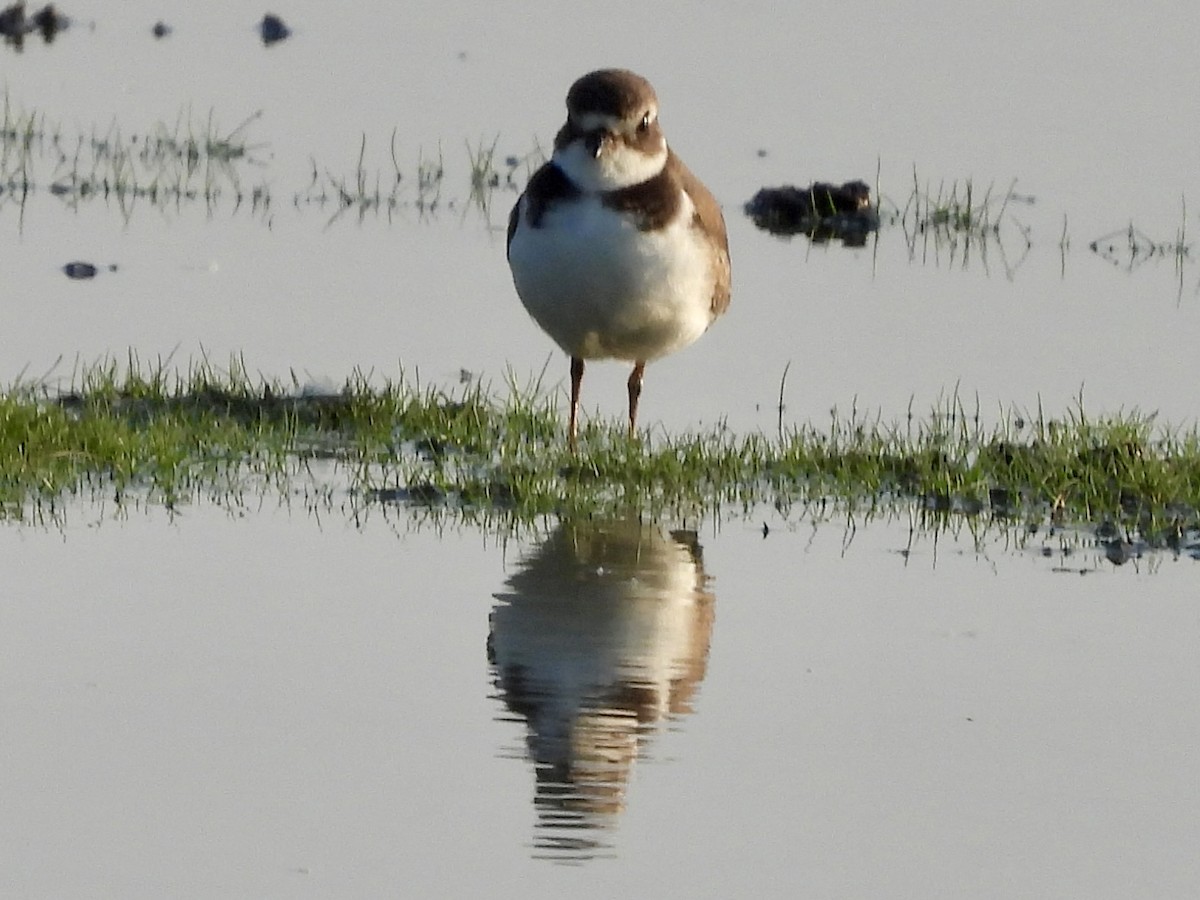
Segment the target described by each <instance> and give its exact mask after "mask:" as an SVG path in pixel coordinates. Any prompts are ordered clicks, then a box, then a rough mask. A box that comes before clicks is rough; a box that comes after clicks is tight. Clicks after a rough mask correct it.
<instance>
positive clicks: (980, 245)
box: [880, 167, 1065, 277]
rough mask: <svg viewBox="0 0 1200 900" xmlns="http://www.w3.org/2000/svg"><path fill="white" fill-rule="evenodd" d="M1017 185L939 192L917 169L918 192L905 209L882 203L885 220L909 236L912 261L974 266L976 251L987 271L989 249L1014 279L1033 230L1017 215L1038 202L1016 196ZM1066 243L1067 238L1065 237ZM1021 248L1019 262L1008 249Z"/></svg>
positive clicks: (962, 186)
mask: <svg viewBox="0 0 1200 900" xmlns="http://www.w3.org/2000/svg"><path fill="white" fill-rule="evenodd" d="M1015 188H1016V181H1015V180H1014V181H1013V182H1012V183H1011V184H1009V186H1008V188H1007V189H1005V190H1004V191H1002V192H1000V191H997V190H996V189H995V185H992V184H989V185H988V186H987V188H985V189H984V190H983V191H982V192H981V191H980V190H979V188H978V187H977V186H976V184H975V183H974V181H973V180H972V179H970V178H967V179H965V180H964V181H962V182H959V181H957V180H955V181H951V182H950V183H949V184H947V183H946V182H945V181H944V180H943V181H940V182H939V183H938V185H937V187H936V188H935V187H933V185H932V184H930V183H929V182H924V183H923V182H922V181H921V178H920V176H919V175H918V174H917V170H916V168H915V167H914V169H913V173H912V186H911V189H910V190H909V193H908V196H907V198H906V199H905V200H904V202H903V205H902V206H901V205H900V204H899V203H897V202H896V201H894V200H891V199H890V198H881V202H880V218H881V220H882V221H883V222H888V223H891V224H898V225H900V227H901V228H902V229H903V231H904V237H905V242H906V243H907V244H908V251H909V256H910V257H911V258H912V259H920V260H921V261H922V262H927V261H929V259H930V256H933V257H934V258H935V259H940V258H941V257H942V256H943V255H944V256H946V258H947V260H948V262H950V263H951V264H954V263H961V265H963V266H964V267H965V266H966V265H967V264H968V262H969V259H970V256H971V253H972V251H975V252H976V253H977V254H978V255H979V256H980V257H981V258H982V261H983V264H984V265H985V266H986V265H987V255H988V252H989V249H994V250H995V252H996V253H998V254H999V255H1000V261H1001V264H1002V266H1003V268H1004V270H1005V272H1006V273H1007V274H1008V275H1009V276H1010V277H1011V276H1012V274H1013V272H1015V271H1016V269H1017V268H1019V267H1020V265H1021V263H1022V262H1023V261H1024V259H1025V257H1026V255H1027V254H1028V253H1029V250H1030V248H1031V247H1032V238H1031V233H1030V229H1029V228H1028V227H1027V226H1025V225H1023V224H1022V223H1021V222H1020V221H1019V220H1018V219H1017V217H1016V215H1015V214H1014V213H1013V210H1012V208H1011V207H1013V206H1014V205H1015V204H1029V203H1032V202H1033V201H1032V199H1031V198H1029V197H1026V196H1023V195H1021V194H1018V193H1016V191H1015ZM1064 240H1065V234H1064ZM1013 243H1016V245H1017V246H1016V250H1015V254H1014V259H1013V260H1011V261H1010V259H1009V254H1010V253H1012V250H1011V249H1006V244H1007V245H1009V247H1010V248H1011V245H1012V244H1013Z"/></svg>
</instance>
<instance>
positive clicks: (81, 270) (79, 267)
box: [63, 261, 117, 281]
mask: <svg viewBox="0 0 1200 900" xmlns="http://www.w3.org/2000/svg"><path fill="white" fill-rule="evenodd" d="M102 270H104V271H108V272H115V271H117V264H116V263H111V264H109V265H107V266H96V265H92V264H91V263H89V262H78V261H77V262H69V263H67V264H66V265H65V266H63V272H65V273H66V276H67V277H68V278H74V279H76V280H77V281H82V280H83V279H85V278H95V277H96V274H97V273H98V272H100V271H102Z"/></svg>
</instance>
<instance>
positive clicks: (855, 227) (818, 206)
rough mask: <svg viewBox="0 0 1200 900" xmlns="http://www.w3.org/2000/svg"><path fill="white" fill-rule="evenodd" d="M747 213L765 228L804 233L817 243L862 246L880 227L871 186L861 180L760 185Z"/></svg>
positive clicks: (772, 230) (773, 231) (781, 232)
mask: <svg viewBox="0 0 1200 900" xmlns="http://www.w3.org/2000/svg"><path fill="white" fill-rule="evenodd" d="M745 210H746V215H748V216H749V217H750V218H751V219H753V220H754V224H755V225H756V226H758V227H759V228H761V229H763V230H764V231H769V232H770V233H771V234H778V235H794V234H804V235H807V236H808V237H809V238H810V239H811V240H813V241H814V242H817V243H823V242H825V241H830V240H838V241H841V242H842V243H844V244H846V245H847V246H852V247H861V246H862V245H863V244H865V243H866V239H867V235H868V234H869V233H870V232H872V231H875V230H876V229H877V228H878V227H879V214H878V211H877V209H876V207H875V205H874V204H872V203H871V189H870V188H869V187H868V186H867V184H866V182H863V181H847V182H845V183H844V184H840V185H837V184H827V183H825V182H823V181H816V182H813V183H812V184H811V185H809V186H808V187H803V188H801V187H796V186H795V185H790V184H789V185H784V186H783V187H777V188H766V187H765V188H762V189H761V190H760V191H759V192H758V193H757V194H755V195H754V196H753V197H752V198H751V199H750V201H749V202H748V203H746V206H745Z"/></svg>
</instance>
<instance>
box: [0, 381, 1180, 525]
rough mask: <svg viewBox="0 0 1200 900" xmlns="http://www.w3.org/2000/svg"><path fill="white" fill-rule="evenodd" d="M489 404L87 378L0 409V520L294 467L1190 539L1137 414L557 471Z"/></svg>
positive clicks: (520, 511) (623, 459)
mask: <svg viewBox="0 0 1200 900" xmlns="http://www.w3.org/2000/svg"><path fill="white" fill-rule="evenodd" d="M506 396H507V399H504V400H499V399H496V398H495V397H494V396H492V395H491V394H490V393H489V392H488V391H486V390H484V389H483V388H481V387H480V386H479V384H478V383H472V384H469V385H466V386H464V387H462V388H460V389H458V390H457V391H455V392H446V391H443V390H440V389H433V388H429V387H422V386H421V385H420V384H419V383H416V382H413V381H410V380H409V379H408V378H404V377H402V378H401V379H399V380H398V381H386V382H383V383H379V384H377V383H374V381H373V380H372V379H368V378H366V377H355V378H353V379H351V380H350V381H348V382H347V383H346V384H345V385H344V386H343V387H342V388H341V389H340V390H338V391H336V392H332V393H330V392H326V393H310V392H306V391H304V390H302V389H301V387H300V386H299V385H298V384H297V383H296V382H295V381H294V380H293V382H292V383H289V384H281V383H276V382H268V381H264V380H255V379H252V378H251V377H250V376H249V375H248V374H247V373H246V371H245V369H244V367H243V366H241V365H240V364H235V365H234V366H233V367H232V368H231V369H230V370H229V371H226V372H220V371H218V370H216V369H214V368H213V367H211V366H207V365H205V366H201V367H197V368H194V369H193V370H192V371H191V372H190V373H188V374H186V375H182V376H175V375H168V374H167V371H166V370H165V369H164V368H162V367H154V368H149V369H147V368H146V367H142V366H139V365H138V364H137V363H136V362H134V363H133V364H132V365H130V366H128V367H118V366H116V365H112V364H109V365H105V366H102V367H98V368H91V369H87V370H85V371H82V372H80V373H78V374H77V375H76V376H75V378H74V387H73V388H72V389H71V390H69V391H67V392H65V393H63V394H53V395H51V394H47V393H46V392H44V391H43V390H41V389H39V388H36V387H35V386H34V385H31V384H23V385H17V386H15V387H13V388H10V389H9V390H8V391H6V392H4V393H3V394H2V395H0V516H6V517H17V518H21V517H23V516H25V515H26V514H28V512H29V510H30V509H32V508H35V507H37V506H39V505H45V504H54V503H56V502H58V500H59V498H61V497H63V496H72V495H76V494H79V493H80V492H88V491H92V492H95V491H100V492H103V493H105V494H109V495H112V494H115V495H117V496H121V495H128V494H130V493H134V494H137V495H138V496H140V497H143V498H149V499H150V500H155V501H159V502H163V503H166V504H169V505H177V504H179V503H183V502H187V501H189V500H190V499H192V498H193V497H196V496H201V495H211V494H213V493H218V494H219V493H222V492H227V491H233V490H237V489H238V486H239V485H244V484H246V483H247V482H248V481H257V482H258V483H260V484H261V483H267V484H276V485H278V487H279V490H280V491H281V493H282V494H284V495H286V494H287V490H288V488H287V484H288V480H289V478H290V477H291V476H292V475H294V474H295V473H296V472H299V471H302V470H303V469H304V468H305V467H306V466H308V465H309V464H310V463H311V462H312V461H313V460H318V459H319V460H324V461H327V462H328V463H330V464H331V465H333V466H335V467H336V469H337V471H338V472H339V473H340V476H339V477H340V478H342V479H344V481H345V482H346V483H348V485H349V486H350V490H351V494H352V496H354V497H356V498H358V501H360V502H363V503H374V502H385V503H392V502H402V503H404V504H406V505H410V506H415V507H420V508H421V509H424V510H434V511H436V510H439V509H440V510H443V511H445V510H453V511H455V513H456V514H466V515H472V514H479V515H488V516H503V517H508V518H510V519H511V520H513V521H516V522H522V521H524V522H528V521H532V520H533V519H535V518H537V517H539V516H542V515H546V514H551V513H556V512H563V511H570V512H576V513H611V512H614V511H617V510H628V509H630V508H631V507H632V508H633V509H635V510H637V511H641V512H646V513H649V514H660V513H665V512H678V513H685V514H716V513H718V512H719V511H729V510H748V509H751V508H752V507H754V506H755V505H757V504H762V503H771V504H774V505H776V506H777V507H780V508H784V507H791V506H793V505H800V506H804V505H811V504H814V503H827V502H832V503H834V504H837V505H839V506H841V507H842V508H850V509H855V510H867V511H872V510H883V509H893V510H894V509H897V508H910V509H916V510H920V511H921V513H922V515H926V516H930V517H947V516H957V517H966V518H968V519H970V518H978V517H981V516H982V517H988V518H1004V519H1005V520H1008V521H1014V522H1021V523H1026V524H1028V523H1045V522H1064V521H1086V522H1101V521H1107V522H1111V523H1113V527H1117V528H1120V529H1122V530H1123V531H1124V532H1125V533H1128V534H1133V533H1138V534H1141V535H1142V536H1144V537H1146V536H1152V537H1153V539H1155V540H1167V541H1170V540H1180V539H1181V538H1182V536H1183V535H1185V534H1187V533H1190V531H1189V530H1192V529H1195V528H1197V525H1198V522H1197V513H1196V509H1197V507H1198V506H1200V437H1198V436H1197V433H1196V432H1195V431H1191V432H1187V433H1182V432H1176V431H1172V430H1170V429H1164V428H1161V427H1157V426H1156V425H1155V423H1154V421H1153V417H1150V416H1143V415H1139V414H1137V413H1133V414H1129V415H1123V416H1117V417H1112V418H1106V419H1095V420H1094V419H1091V418H1089V417H1088V416H1087V415H1086V414H1085V413H1084V411H1083V409H1082V407H1081V406H1080V408H1078V409H1077V410H1076V411H1075V412H1074V413H1073V414H1071V415H1069V416H1067V417H1066V418H1064V419H1060V420H1051V419H1047V418H1045V417H1044V416H1043V415H1041V413H1040V412H1039V413H1038V414H1035V415H1032V416H1020V415H1017V414H1015V413H1014V414H1010V415H1008V416H1006V417H1004V420H1003V423H1002V424H1001V425H1000V426H997V427H990V428H989V427H985V426H984V425H983V424H982V423H981V420H980V417H979V415H978V413H977V412H975V413H972V412H970V411H968V410H966V409H964V407H963V406H962V405H961V404H960V403H959V402H958V401H957V400H952V401H950V402H947V403H944V404H942V405H941V406H940V407H939V408H938V409H936V410H934V411H933V412H932V413H931V414H929V415H928V416H925V417H921V416H917V415H911V414H910V415H909V416H908V417H907V418H906V419H904V420H902V421H900V422H893V423H884V422H881V421H879V420H877V419H874V420H873V419H868V418H864V417H862V416H861V415H859V414H858V413H857V412H851V414H850V415H848V416H847V415H844V414H839V413H837V412H835V413H834V414H833V415H832V416H831V418H830V421H829V422H828V423H827V424H826V425H823V426H820V427H818V426H816V425H806V426H804V427H802V428H798V429H795V430H792V431H781V432H780V434H778V435H776V436H772V437H767V436H764V435H761V434H759V435H749V436H745V437H739V436H735V435H733V434H731V433H729V432H727V431H725V430H723V429H721V428H717V429H713V430H712V431H710V432H706V433H699V434H687V435H678V436H663V437H655V439H654V440H652V441H650V442H649V443H648V444H646V443H642V442H630V441H629V440H628V439H627V438H626V437H625V435H624V429H623V427H622V426H620V425H619V424H618V423H615V422H614V423H602V422H597V421H592V422H589V423H588V424H587V426H586V428H585V429H584V431H583V434H582V438H581V441H580V452H579V454H578V456H573V455H571V453H570V452H569V451H568V450H567V449H566V445H565V440H564V435H563V423H562V416H561V414H560V412H559V411H558V410H557V409H556V408H555V403H554V401H553V400H552V399H548V398H547V397H546V396H544V395H543V394H542V393H541V391H540V389H539V388H538V387H537V386H534V387H531V388H528V389H518V388H517V387H516V386H513V385H510V386H509V390H508V391H507V392H506Z"/></svg>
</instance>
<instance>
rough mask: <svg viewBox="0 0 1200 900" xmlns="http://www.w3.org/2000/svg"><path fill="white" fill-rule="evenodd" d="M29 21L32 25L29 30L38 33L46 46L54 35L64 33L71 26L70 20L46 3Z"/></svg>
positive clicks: (52, 5)
mask: <svg viewBox="0 0 1200 900" xmlns="http://www.w3.org/2000/svg"><path fill="white" fill-rule="evenodd" d="M29 21H30V24H31V25H32V28H31V30H32V31H37V32H39V33H40V34H41V36H42V40H44V41H45V42H46V43H47V44H49V43H50V42H51V41H53V40H54V36H55V35H56V34H58V33H59V32H60V31H65V30H66V29H67V26H68V25H70V24H71V20H70V19H68V18H67V17H66V16H64V15H63V14H62V13H60V12H59V11H58V10H57V9H55V8H54V4H53V3H47V4H46V5H45V6H43V7H42V8H41V9H39V10H38V11H37V12H36V13H34V14H33V18H31V19H30V20H29Z"/></svg>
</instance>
